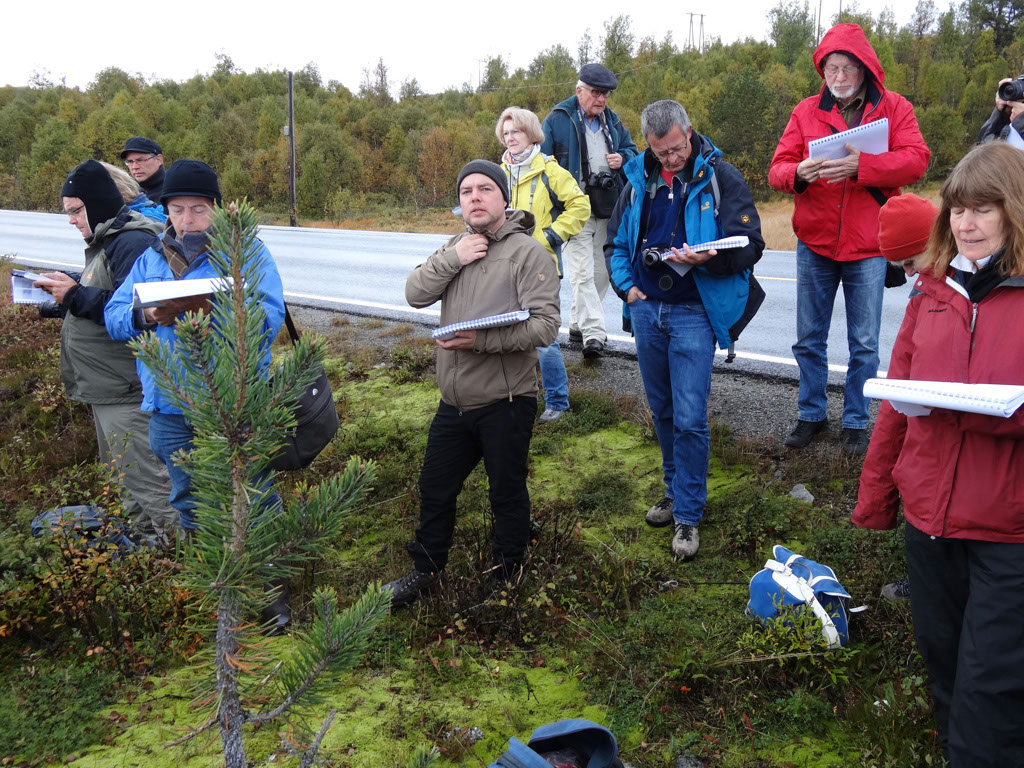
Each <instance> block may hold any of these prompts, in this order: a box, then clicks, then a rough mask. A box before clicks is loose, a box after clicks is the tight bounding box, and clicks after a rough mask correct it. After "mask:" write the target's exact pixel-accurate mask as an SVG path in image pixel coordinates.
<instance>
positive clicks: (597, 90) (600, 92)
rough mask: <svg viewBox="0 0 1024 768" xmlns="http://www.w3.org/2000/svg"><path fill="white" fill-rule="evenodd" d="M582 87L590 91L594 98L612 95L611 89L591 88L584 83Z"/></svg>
mask: <svg viewBox="0 0 1024 768" xmlns="http://www.w3.org/2000/svg"><path fill="white" fill-rule="evenodd" d="M583 87H584V88H586V89H587V90H588V91H590V92H591V93H592V94H594V98H596V99H600V98H601V97H602V96H604V97H605V98H608V97H609V96H611V95H612V92H611V91H604V90H601V89H600V88H591V87H590V86H589V85H584V86H583Z"/></svg>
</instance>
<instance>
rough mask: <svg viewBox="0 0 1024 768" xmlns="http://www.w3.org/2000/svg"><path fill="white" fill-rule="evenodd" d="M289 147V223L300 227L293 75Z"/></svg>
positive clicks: (289, 76)
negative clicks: (296, 211) (297, 197)
mask: <svg viewBox="0 0 1024 768" xmlns="http://www.w3.org/2000/svg"><path fill="white" fill-rule="evenodd" d="M288 145H289V151H290V157H291V160H290V161H289V162H288V223H289V225H290V226H293V227H297V226H299V222H298V219H297V218H296V216H295V89H294V86H293V84H292V73H291V72H289V73H288Z"/></svg>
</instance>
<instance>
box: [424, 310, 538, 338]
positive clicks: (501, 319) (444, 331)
mask: <svg viewBox="0 0 1024 768" xmlns="http://www.w3.org/2000/svg"><path fill="white" fill-rule="evenodd" d="M529 319H530V310H528V309H517V310H516V311H514V312H503V313H501V314H500V315H488V316H487V317H480V318H477V319H476V320H463V321H461V322H458V323H452V324H451V325H442V326H441V327H440V328H435V329H434V330H432V331H431V332H430V335H431V336H433V337H434V338H435V339H437V340H438V341H447V340H448V339H454V338H455V332H456V331H479V330H481V329H483V328H498V327H501V326H503V325H514V324H516V323H521V322H523V321H524V320H529Z"/></svg>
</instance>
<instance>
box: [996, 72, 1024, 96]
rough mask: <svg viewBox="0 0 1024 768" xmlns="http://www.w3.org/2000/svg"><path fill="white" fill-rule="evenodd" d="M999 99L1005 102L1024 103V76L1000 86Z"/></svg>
mask: <svg viewBox="0 0 1024 768" xmlns="http://www.w3.org/2000/svg"><path fill="white" fill-rule="evenodd" d="M998 93H999V98H1000V99H1002V100H1003V101H1024V75H1020V76H1019V77H1017V79H1015V80H1011V81H1010V82H1008V83H1003V84H1002V85H1000V86H999V92H998Z"/></svg>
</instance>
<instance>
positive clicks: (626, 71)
mask: <svg viewBox="0 0 1024 768" xmlns="http://www.w3.org/2000/svg"><path fill="white" fill-rule="evenodd" d="M684 53H685V51H677V52H676V53H673V54H672V55H671V56H665V57H664V58H662V59H657V60H656V61H652V62H651V63H650V64H641V65H640V66H638V67H633V68H632V69H624V70H622V71H621V72H613V73H612V74H614V75H615V77H616V78H618V77H620V76H622V75H628V74H630V73H632V72H638V71H640V70H641V69H649V68H650V67H656V66H658V65H659V64H664V63H665V62H666V61H668V60H669V59H671V58H672V57H673V56H682V55H683V54H684ZM577 82H579V81H578V79H577V80H566V81H563V82H560V83H537V84H534V85H529V84H527V83H522V84H520V85H498V86H495V87H494V88H480V89H478V90H477V93H494V92H495V91H515V90H519V89H520V88H526V89H527V90H529V89H531V88H551V87H553V86H556V85H576V83H577Z"/></svg>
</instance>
